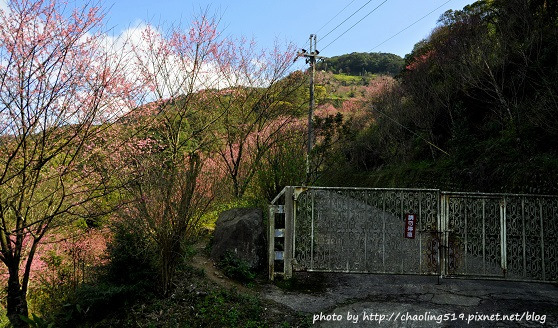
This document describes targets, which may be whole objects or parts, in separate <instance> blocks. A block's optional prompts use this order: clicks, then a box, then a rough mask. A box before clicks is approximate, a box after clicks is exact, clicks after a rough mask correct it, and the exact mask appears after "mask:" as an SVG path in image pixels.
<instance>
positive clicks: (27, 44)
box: [0, 0, 128, 327]
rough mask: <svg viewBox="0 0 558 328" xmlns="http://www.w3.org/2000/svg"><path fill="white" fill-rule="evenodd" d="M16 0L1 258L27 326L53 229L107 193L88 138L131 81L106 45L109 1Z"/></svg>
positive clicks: (10, 309) (0, 100) (0, 201)
mask: <svg viewBox="0 0 558 328" xmlns="http://www.w3.org/2000/svg"><path fill="white" fill-rule="evenodd" d="M64 8H66V5H64V4H61V3H59V2H57V1H41V0H37V1H30V0H13V1H10V2H9V4H8V9H7V10H6V11H0V260H1V261H2V263H3V264H4V265H5V267H6V269H7V271H8V274H9V278H8V286H7V315H8V317H9V319H10V321H11V323H12V324H13V326H14V327H21V326H27V324H26V323H25V322H24V321H22V320H21V318H20V316H24V317H26V316H27V315H28V308H27V298H26V293H27V290H28V287H29V278H30V271H31V267H32V263H33V260H34V257H35V255H36V252H37V248H38V247H39V244H40V242H41V240H42V239H43V237H44V236H45V234H47V232H48V231H50V230H52V229H54V228H57V227H60V226H63V225H64V224H66V223H67V222H68V220H69V219H70V218H72V217H75V216H76V215H81V216H86V215H89V213H88V212H87V210H88V206H87V205H88V204H90V202H91V201H92V200H95V199H97V198H99V197H101V196H103V195H105V194H106V193H107V192H108V188H107V185H106V182H107V181H106V179H104V178H103V177H102V176H100V175H98V174H95V172H94V171H93V170H91V169H90V168H88V167H87V166H86V165H85V163H86V162H87V156H88V155H87V153H86V152H84V144H85V143H86V142H87V140H89V139H90V138H91V137H92V136H94V135H95V134H96V133H97V132H98V131H99V130H100V129H102V128H103V125H101V124H100V123H102V122H104V121H105V120H107V119H111V118H112V117H113V114H114V112H113V111H112V110H113V109H114V105H117V104H119V101H117V100H116V96H118V95H122V94H125V93H126V88H127V86H128V84H127V83H125V79H124V77H123V76H122V74H119V73H118V72H123V71H124V70H123V69H122V67H121V62H119V61H118V60H117V59H116V58H115V57H113V56H112V55H110V54H109V53H108V52H106V51H105V50H106V39H105V38H103V37H102V35H101V34H100V27H101V17H102V15H101V14H102V13H101V12H100V9H99V8H97V7H93V6H87V7H84V8H81V9H77V10H75V11H73V12H71V13H68V12H65V11H64Z"/></svg>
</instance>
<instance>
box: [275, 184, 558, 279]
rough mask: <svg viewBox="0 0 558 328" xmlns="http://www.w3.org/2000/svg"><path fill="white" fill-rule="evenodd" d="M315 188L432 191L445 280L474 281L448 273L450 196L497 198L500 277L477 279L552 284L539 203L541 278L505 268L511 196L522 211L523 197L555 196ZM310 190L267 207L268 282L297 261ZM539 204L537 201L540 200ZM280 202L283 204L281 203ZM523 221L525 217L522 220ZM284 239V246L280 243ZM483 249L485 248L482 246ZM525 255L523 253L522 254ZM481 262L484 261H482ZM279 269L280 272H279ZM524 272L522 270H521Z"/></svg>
mask: <svg viewBox="0 0 558 328" xmlns="http://www.w3.org/2000/svg"><path fill="white" fill-rule="evenodd" d="M315 188H316V189H332V190H339V189H342V190H398V191H417V190H423V191H434V192H437V193H438V195H439V197H438V213H437V215H436V216H437V229H438V231H437V232H436V233H437V234H438V235H439V236H440V237H439V238H440V241H439V251H438V261H437V262H438V263H437V266H438V268H437V275H439V277H440V278H446V277H463V276H465V277H468V278H475V276H474V275H467V274H463V275H459V274H450V273H449V272H450V270H449V267H448V265H449V256H450V255H449V241H450V234H451V233H453V230H451V229H449V222H450V217H449V216H450V211H449V205H450V199H451V198H452V197H456V198H481V199H483V208H484V202H485V199H486V198H499V199H500V232H499V234H500V257H501V258H500V267H501V269H502V272H503V276H502V277H501V278H500V277H488V276H483V275H482V274H479V275H478V276H479V277H482V278H483V279H505V280H519V281H537V282H541V281H551V280H548V279H549V277H546V276H545V241H544V225H543V222H544V221H543V219H544V217H543V212H542V203H539V208H540V211H541V212H540V218H539V222H538V224H540V227H541V228H540V229H541V231H540V238H541V242H540V247H541V262H542V279H540V280H539V279H526V277H524V278H523V279H509V278H508V277H507V272H508V267H507V264H508V263H507V262H508V261H507V252H508V250H507V229H506V227H507V225H508V222H507V213H508V211H507V205H508V204H507V203H508V199H509V198H512V197H521V204H522V208H523V206H524V202H525V199H526V198H528V197H529V198H530V197H536V198H537V199H542V198H554V199H558V196H556V195H533V194H505V193H479V192H454V191H441V190H439V189H416V188H415V189H413V188H354V187H353V188H351V187H338V188H337V187H329V188H328V187H315ZM309 189H313V187H310V186H308V187H300V186H287V187H285V188H283V190H282V191H281V192H280V193H279V194H278V195H277V196H276V197H275V198H274V199H273V200H272V201H271V204H270V205H269V220H268V261H269V262H268V263H269V279H270V280H273V279H274V278H275V277H277V276H280V277H283V278H284V279H288V278H291V277H292V274H293V266H294V265H296V259H295V257H294V255H295V250H296V245H295V242H296V239H295V235H296V231H295V230H296V224H295V223H296V206H297V199H298V196H299V195H300V194H301V193H303V192H304V191H307V190H309ZM539 202H540V200H539ZM281 203H282V204H281ZM278 214H279V215H283V216H284V224H283V225H284V227H283V228H276V215H278ZM484 219H485V215H484V209H483V230H484ZM522 220H524V218H523V219H522ZM523 230H524V231H523V235H522V238H523V247H524V248H525V238H526V236H525V227H523ZM281 238H283V244H282V247H281V244H280V243H279V242H280V241H281ZM484 242H485V241H484V232H483V245H484ZM483 248H484V247H483ZM524 252H525V251H524ZM525 260H526V259H525V254H524V255H523V261H524V262H525ZM483 261H484V259H483ZM281 269H282V270H281ZM524 270H525V268H524Z"/></svg>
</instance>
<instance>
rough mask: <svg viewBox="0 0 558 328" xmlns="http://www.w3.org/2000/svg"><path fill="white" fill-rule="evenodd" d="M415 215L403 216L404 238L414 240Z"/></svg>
mask: <svg viewBox="0 0 558 328" xmlns="http://www.w3.org/2000/svg"><path fill="white" fill-rule="evenodd" d="M415 219H416V215H415V214H405V238H409V239H414V238H415V229H416V220H415Z"/></svg>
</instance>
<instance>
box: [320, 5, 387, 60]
mask: <svg viewBox="0 0 558 328" xmlns="http://www.w3.org/2000/svg"><path fill="white" fill-rule="evenodd" d="M386 2H388V0H384V1H383V2H382V3H380V4H379V5H378V6H376V8H374V9H372V11H370V12H369V13H368V14H366V16H364V17H362V18H361V19H359V20H358V22H356V23H354V24H353V26H351V27H349V28H348V29H347V30H345V32H343V33H341V35H339V36H338V37H337V38H335V40H333V41H331V42H330V43H329V44H328V45H326V46H325V47H323V48H322V50H324V49H326V48H327V47H329V46H330V45H331V44H332V43H334V42H335V41H337V40H339V38H341V37H342V36H343V35H345V34H346V33H347V32H349V31H350V30H351V29H353V27H355V26H357V25H358V24H359V23H360V22H362V21H363V20H364V19H365V18H366V17H368V16H370V15H371V14H372V13H373V12H375V11H376V10H377V9H378V8H380V7H381V6H382V5H383V4H384V3H386Z"/></svg>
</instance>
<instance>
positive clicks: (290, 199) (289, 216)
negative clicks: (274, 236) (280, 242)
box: [283, 187, 295, 279]
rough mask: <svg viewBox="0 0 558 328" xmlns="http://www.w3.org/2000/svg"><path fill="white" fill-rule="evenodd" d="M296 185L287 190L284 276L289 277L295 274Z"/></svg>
mask: <svg viewBox="0 0 558 328" xmlns="http://www.w3.org/2000/svg"><path fill="white" fill-rule="evenodd" d="M294 214H295V213H294V187H287V188H286V190H285V253H284V262H283V263H284V270H283V272H284V277H285V279H289V278H291V277H292V275H293V265H292V260H293V253H294V250H293V245H294Z"/></svg>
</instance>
